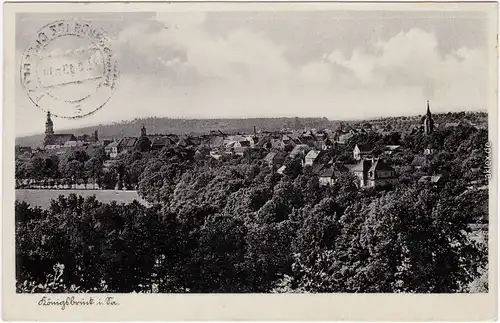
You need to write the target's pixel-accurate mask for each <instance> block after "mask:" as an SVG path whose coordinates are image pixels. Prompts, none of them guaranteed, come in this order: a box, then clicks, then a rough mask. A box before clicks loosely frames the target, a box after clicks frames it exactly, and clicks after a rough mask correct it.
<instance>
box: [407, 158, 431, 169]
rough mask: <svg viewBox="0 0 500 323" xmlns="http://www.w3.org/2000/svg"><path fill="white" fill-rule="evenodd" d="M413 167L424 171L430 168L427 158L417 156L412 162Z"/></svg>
mask: <svg viewBox="0 0 500 323" xmlns="http://www.w3.org/2000/svg"><path fill="white" fill-rule="evenodd" d="M411 166H412V167H414V168H415V169H422V168H426V167H429V166H430V162H429V159H428V158H427V156H415V157H414V158H413V161H412V162H411Z"/></svg>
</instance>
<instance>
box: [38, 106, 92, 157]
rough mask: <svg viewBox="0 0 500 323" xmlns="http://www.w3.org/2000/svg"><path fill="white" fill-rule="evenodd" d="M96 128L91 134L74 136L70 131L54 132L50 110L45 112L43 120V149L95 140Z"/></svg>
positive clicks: (73, 145)
mask: <svg viewBox="0 0 500 323" xmlns="http://www.w3.org/2000/svg"><path fill="white" fill-rule="evenodd" d="M98 140H99V138H98V136H97V130H96V131H95V132H94V133H93V134H92V136H88V135H83V136H80V137H76V136H75V135H74V134H72V133H57V134H56V133H55V132H54V122H53V121H52V118H51V114H50V111H49V112H47V120H46V121H45V139H44V140H43V147H44V148H45V149H58V148H61V147H77V146H83V145H84V144H85V143H88V142H97V141H98Z"/></svg>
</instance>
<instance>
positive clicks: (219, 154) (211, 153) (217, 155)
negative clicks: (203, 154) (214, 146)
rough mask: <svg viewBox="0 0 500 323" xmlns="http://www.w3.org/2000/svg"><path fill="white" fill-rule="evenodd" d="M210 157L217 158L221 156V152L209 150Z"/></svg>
mask: <svg viewBox="0 0 500 323" xmlns="http://www.w3.org/2000/svg"><path fill="white" fill-rule="evenodd" d="M210 157H212V158H213V159H215V160H219V159H220V158H221V157H222V154H221V153H220V152H219V151H217V150H211V151H210Z"/></svg>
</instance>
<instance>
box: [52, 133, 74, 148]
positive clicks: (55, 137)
mask: <svg viewBox="0 0 500 323" xmlns="http://www.w3.org/2000/svg"><path fill="white" fill-rule="evenodd" d="M68 141H76V137H75V136H74V135H73V134H51V135H50V136H46V137H45V140H44V148H45V149H49V150H50V149H58V148H61V147H63V146H64V145H65V144H66V142H68Z"/></svg>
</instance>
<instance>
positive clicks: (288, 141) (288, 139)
mask: <svg viewBox="0 0 500 323" xmlns="http://www.w3.org/2000/svg"><path fill="white" fill-rule="evenodd" d="M281 140H282V141H283V144H284V145H285V148H286V147H291V149H293V147H295V146H297V145H299V144H300V143H301V142H300V140H299V138H298V137H292V136H288V135H283V137H282V138H281Z"/></svg>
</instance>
